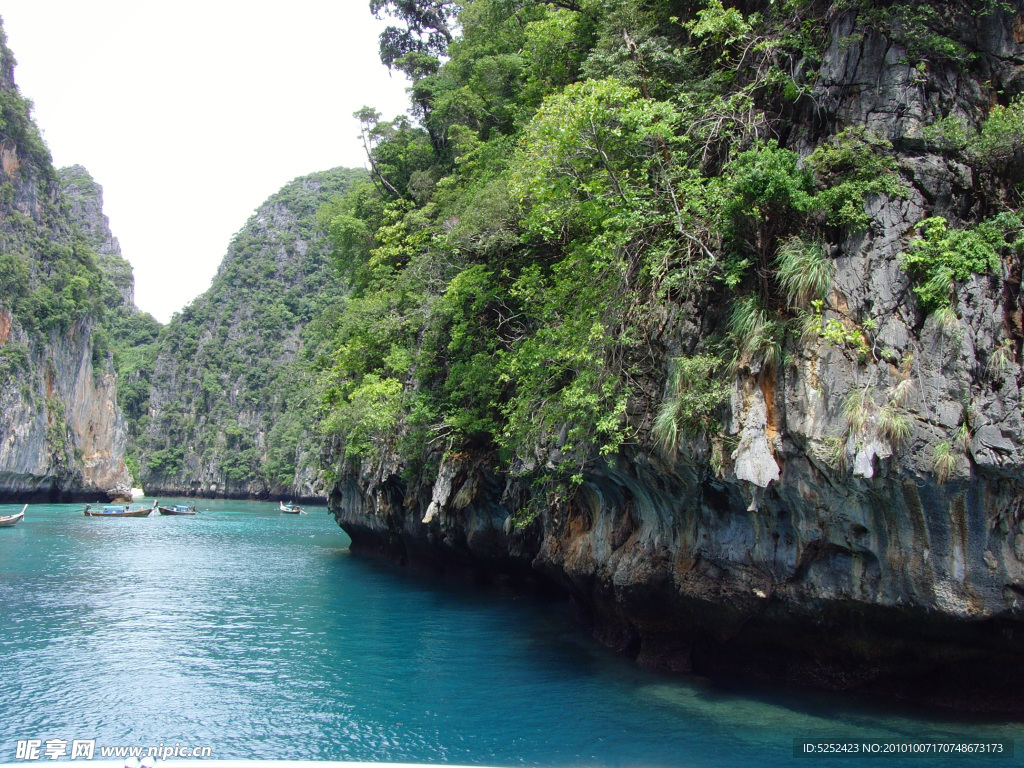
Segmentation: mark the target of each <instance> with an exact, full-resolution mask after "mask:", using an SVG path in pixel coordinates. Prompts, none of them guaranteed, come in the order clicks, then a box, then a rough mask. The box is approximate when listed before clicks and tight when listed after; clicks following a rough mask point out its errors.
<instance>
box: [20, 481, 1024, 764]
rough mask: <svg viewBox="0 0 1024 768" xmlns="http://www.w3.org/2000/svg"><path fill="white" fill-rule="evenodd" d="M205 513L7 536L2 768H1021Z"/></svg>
mask: <svg viewBox="0 0 1024 768" xmlns="http://www.w3.org/2000/svg"><path fill="white" fill-rule="evenodd" d="M162 501H163V502H166V503H170V502H173V501H175V500H173V499H164V500H162ZM198 506H199V509H200V510H201V511H200V514H199V515H197V516H195V517H164V516H159V515H157V514H155V513H154V514H153V515H151V516H150V517H147V518H137V519H95V518H87V517H85V516H83V515H82V513H81V510H82V506H81V505H31V506H30V507H29V508H28V513H27V515H26V518H25V520H24V521H23V522H22V523H20V524H19V525H17V526H16V527H14V528H0V715H2V717H0V763H5V762H15V761H16V757H17V747H18V742H19V741H21V742H27V741H28V740H32V739H35V740H39V741H40V742H41V743H42V749H45V748H46V746H47V743H48V742H49V743H50V744H53V743H54V742H59V741H66V742H68V745H69V747H68V748H69V749H70V745H71V744H72V742H73V741H75V740H80V741H92V742H94V745H95V755H94V756H95V758H96V759H99V758H100V749H101V748H102V747H106V748H111V747H117V746H143V747H149V746H158V745H164V746H165V747H171V746H173V745H179V744H180V745H181V746H183V747H189V748H191V747H193V746H195V747H209V749H210V756H211V757H212V758H216V759H232V758H235V759H243V758H281V759H284V758H289V759H322V760H368V761H401V762H417V763H433V764H444V763H448V764H463V765H492V766H515V765H531V766H566V767H569V766H572V767H573V768H576V767H578V766H649V767H651V768H654V767H657V766H680V767H687V766H693V767H697V766H714V767H715V768H723V767H728V766H738V767H741V768H759V767H760V766H768V767H771V766H790V765H792V766H807V768H811V767H812V766H815V767H819V768H820V767H822V766H832V765H845V766H856V765H864V764H865V763H864V762H863V761H862V760H860V759H855V758H844V757H801V758H796V757H794V739H810V740H815V741H820V740H830V741H836V740H840V739H845V740H851V741H856V742H861V741H863V740H866V739H884V740H891V741H894V742H906V741H908V740H913V741H916V742H928V741H931V740H944V741H945V740H949V739H958V740H964V741H969V742H978V741H995V740H999V741H1001V742H1003V743H1007V742H1008V740H1014V746H1015V747H1016V749H1015V756H1014V757H1005V756H1004V757H997V758H988V759H980V758H966V757H963V756H957V757H953V758H937V757H936V756H935V755H932V756H930V757H928V758H924V759H892V758H881V759H869V760H868V761H867V765H869V766H882V765H907V766H917V767H918V768H924V766H930V765H950V766H953V765H956V766H962V765H988V766H1005V765H1022V764H1024V728H1022V726H1021V725H1019V724H1013V723H1002V722H994V721H988V720H971V719H966V718H964V717H956V716H948V715H943V714H941V713H936V712H930V711H923V710H907V709H904V708H900V707H898V706H896V705H893V704H891V703H888V702H886V703H880V702H878V701H875V700H869V699H859V698H855V697H850V696H843V695H836V694H828V693H818V692H808V691H804V690H799V689H790V688H786V687H783V686H777V685H773V686H764V685H757V684H752V683H746V682H745V683H735V682H734V683H724V682H721V681H715V682H710V681H706V680H702V679H698V678H692V677H677V676H665V675H661V674H657V673H654V672H651V671H649V670H645V669H642V668H639V667H637V666H635V665H634V664H632V663H631V662H629V661H628V660H626V659H623V658H620V657H618V656H615V655H614V654H611V653H610V652H608V651H606V650H605V649H603V648H601V647H600V646H597V645H596V644H594V643H593V642H592V641H591V640H590V638H589V636H588V635H587V634H586V633H585V632H584V631H582V630H580V629H579V628H577V627H575V626H573V624H572V623H571V621H570V619H569V617H568V613H569V612H568V611H567V610H566V609H565V606H563V605H561V604H558V603H544V602H539V601H536V600H533V599H527V598H515V597H513V596H510V595H505V594H500V593H496V592H494V591H488V590H483V589H477V588H470V587H466V586H460V585H455V584H452V583H449V582H444V581H435V580H431V579H425V578H424V577H422V576H418V575H415V574H412V573H409V572H406V571H403V570H401V569H398V568H395V567H391V566H387V565H384V564H381V563H377V562H375V561H371V560H367V559H364V558H361V557H358V556H353V555H352V554H350V552H349V550H348V544H349V540H348V538H347V537H346V535H345V534H344V532H343V531H342V530H341V529H340V528H338V527H337V525H335V523H334V521H333V519H332V518H331V517H330V516H329V515H327V513H326V510H325V509H324V508H323V507H308V508H307V511H308V513H307V514H305V515H301V516H296V515H285V514H281V513H280V512H279V511H278V510H277V506H276V504H265V503H258V502H238V501H203V500H200V501H199V502H198ZM15 509H16V507H14V506H11V505H6V506H4V507H2V508H0V514H6V513H8V511H14V510H15ZM1022 695H1024V692H1022ZM58 748H59V743H58ZM69 756H70V755H66V756H63V759H68V757H69ZM78 761H79V762H82V763H83V765H84V764H85V761H84V760H81V759H79V760H78ZM48 762H49V760H47V759H46V757H45V755H43V756H42V757H41V758H40V759H39V760H38V761H37V764H40V765H45V764H46V763H48Z"/></svg>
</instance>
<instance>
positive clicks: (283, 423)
mask: <svg viewBox="0 0 1024 768" xmlns="http://www.w3.org/2000/svg"><path fill="white" fill-rule="evenodd" d="M361 173H362V172H360V171H353V170H349V169H342V168H339V169H335V170H332V171H325V172H322V173H316V174H312V175H310V176H305V177H302V178H299V179H296V180H295V181H293V182H291V183H290V184H288V185H286V186H285V187H284V188H283V189H281V190H280V191H279V192H278V193H276V194H275V195H273V196H272V197H270V198H269V199H268V200H267V201H266V202H265V203H264V204H263V205H261V206H260V207H259V209H258V210H257V211H256V213H255V214H254V215H253V216H252V218H250V219H249V221H248V222H247V223H246V225H245V226H244V227H243V228H242V229H241V230H240V231H239V233H238V234H237V235H236V236H235V237H234V239H233V240H232V242H231V244H230V245H229V247H228V252H227V255H226V256H225V258H224V261H223V262H222V264H221V266H220V269H219V270H218V272H217V275H216V276H215V277H214V280H213V283H212V285H211V287H210V289H209V290H208V291H207V292H206V293H205V294H203V295H202V296H200V297H199V298H198V299H196V300H195V301H194V302H193V303H192V304H190V305H189V306H188V307H186V308H185V310H184V311H183V312H182V313H181V314H180V315H175V317H174V318H173V319H172V320H171V322H170V324H169V325H168V327H167V329H166V331H165V333H164V335H163V336H162V339H161V342H160V343H161V346H160V352H159V355H158V356H157V358H156V362H155V365H154V368H153V373H152V376H151V381H152V382H153V386H152V389H151V391H150V400H149V403H150V408H149V415H150V419H149V423H148V426H147V428H146V430H145V432H144V434H143V435H142V436H141V437H140V440H139V444H140V460H141V464H142V475H143V477H142V479H143V482H144V486H145V489H146V491H147V493H150V494H159V495H180V496H205V497H229V498H270V497H282V498H287V499H294V500H302V501H311V500H321V501H322V500H323V491H322V489H321V487H320V483H319V473H318V472H317V470H316V469H315V467H316V466H317V464H318V462H317V456H318V454H319V446H318V444H317V441H316V439H315V438H314V437H313V435H312V434H311V433H310V430H309V425H310V422H311V419H310V418H309V416H308V414H306V413H305V411H304V409H305V408H306V407H307V405H306V400H307V399H308V398H307V396H306V394H305V393H306V390H305V382H306V381H307V378H308V375H309V374H308V372H307V371H306V370H305V368H303V367H302V366H301V365H299V364H298V357H299V356H300V355H301V351H302V348H303V332H304V329H305V327H306V324H307V323H308V321H309V320H310V319H311V318H312V317H313V316H314V315H315V314H316V313H317V312H319V311H322V310H324V309H327V308H329V307H330V306H331V305H332V303H333V302H337V301H338V300H339V299H340V296H341V291H342V289H343V286H342V285H341V284H340V283H339V281H338V280H337V279H336V277H335V276H334V275H333V274H332V269H331V266H330V260H329V254H330V247H329V244H328V243H327V240H326V237H325V235H324V233H323V232H322V231H321V230H320V228H319V226H318V224H317V222H316V213H317V211H318V210H319V209H320V207H321V206H323V205H324V204H325V203H327V202H328V201H329V200H331V199H332V198H333V197H335V196H337V195H340V194H341V193H342V192H343V191H344V190H345V189H346V188H347V187H348V185H349V184H350V183H351V182H352V181H354V180H355V179H356V178H359V177H360V176H361Z"/></svg>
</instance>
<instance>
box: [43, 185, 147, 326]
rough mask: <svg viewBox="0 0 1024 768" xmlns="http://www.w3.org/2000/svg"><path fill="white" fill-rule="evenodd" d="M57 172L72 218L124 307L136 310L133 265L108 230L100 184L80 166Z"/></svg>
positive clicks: (108, 225)
mask: <svg viewBox="0 0 1024 768" xmlns="http://www.w3.org/2000/svg"><path fill="white" fill-rule="evenodd" d="M59 173H60V183H61V189H62V190H63V192H64V198H65V199H66V200H67V202H68V205H69V213H70V215H71V220H72V221H73V222H74V223H75V225H76V226H77V227H78V230H79V231H80V232H81V233H82V234H83V235H84V236H85V239H86V241H87V242H88V243H89V245H91V246H92V248H93V250H94V251H95V252H96V255H97V256H98V257H99V259H98V260H99V265H100V267H101V268H102V269H103V272H104V274H106V276H107V279H109V280H110V282H112V283H113V284H114V285H115V286H116V287H117V290H118V292H119V293H120V295H121V301H122V303H123V306H124V308H125V309H126V310H127V311H129V312H137V311H138V310H137V309H136V307H135V276H134V274H133V273H132V265H131V264H130V263H129V262H128V261H126V260H125V258H124V257H123V256H122V255H121V244H120V243H119V242H118V240H117V238H116V237H114V233H113V232H111V231H110V220H109V219H108V218H107V215H106V214H105V213H104V212H103V187H101V186H100V185H99V184H97V183H96V180H95V179H93V177H92V174H90V173H89V171H88V170H86V169H85V168H84V167H83V166H81V165H72V166H70V167H68V168H61V169H60V171H59Z"/></svg>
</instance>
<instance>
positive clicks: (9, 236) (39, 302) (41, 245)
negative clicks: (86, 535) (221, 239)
mask: <svg viewBox="0 0 1024 768" xmlns="http://www.w3.org/2000/svg"><path fill="white" fill-rule="evenodd" d="M0 96H2V98H3V109H4V121H5V130H4V135H3V137H2V138H0V190H2V193H3V194H2V196H0V197H2V199H0V242H2V244H3V247H2V252H0V271H2V274H3V276H4V277H3V280H4V290H3V294H2V295H0V499H3V500H26V501H28V500H51V501H67V500H72V499H87V500H97V499H110V498H119V497H123V496H125V495H126V494H128V493H129V492H130V482H131V476H130V474H129V473H128V471H127V469H126V467H125V461H124V456H125V441H126V431H125V423H124V417H123V416H122V414H121V411H120V409H119V408H118V405H117V382H116V376H115V375H114V370H113V365H112V361H111V359H110V357H109V355H108V354H107V353H106V351H105V349H102V348H99V349H98V348H97V347H96V343H95V342H96V339H97V336H98V329H99V328H100V320H99V317H100V316H101V315H102V314H103V308H102V306H101V304H102V302H103V300H104V290H105V288H104V286H105V284H106V283H105V279H104V277H103V275H102V273H101V272H100V271H99V269H98V267H97V266H96V264H95V261H94V259H95V257H94V255H93V254H92V252H91V250H90V249H89V248H88V246H87V245H85V243H84V242H83V240H82V235H81V233H80V232H79V231H78V229H77V227H76V225H75V223H74V221H73V218H72V217H71V216H69V213H68V210H67V207H68V203H67V201H66V199H65V198H64V197H63V195H62V192H61V186H60V181H59V179H58V177H57V174H56V172H55V171H54V169H53V166H52V164H51V162H50V157H49V153H48V151H47V150H46V147H45V145H44V144H43V143H42V140H41V139H40V137H39V133H38V130H37V129H36V127H35V125H34V123H33V122H32V120H31V117H30V116H29V112H28V105H27V103H26V102H25V101H24V100H23V99H22V98H21V96H20V94H18V91H17V88H16V86H15V85H14V79H13V58H12V57H11V54H10V51H9V50H8V49H7V48H6V45H4V44H3V41H2V40H0ZM129 276H130V272H129ZM99 336H102V334H99Z"/></svg>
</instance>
